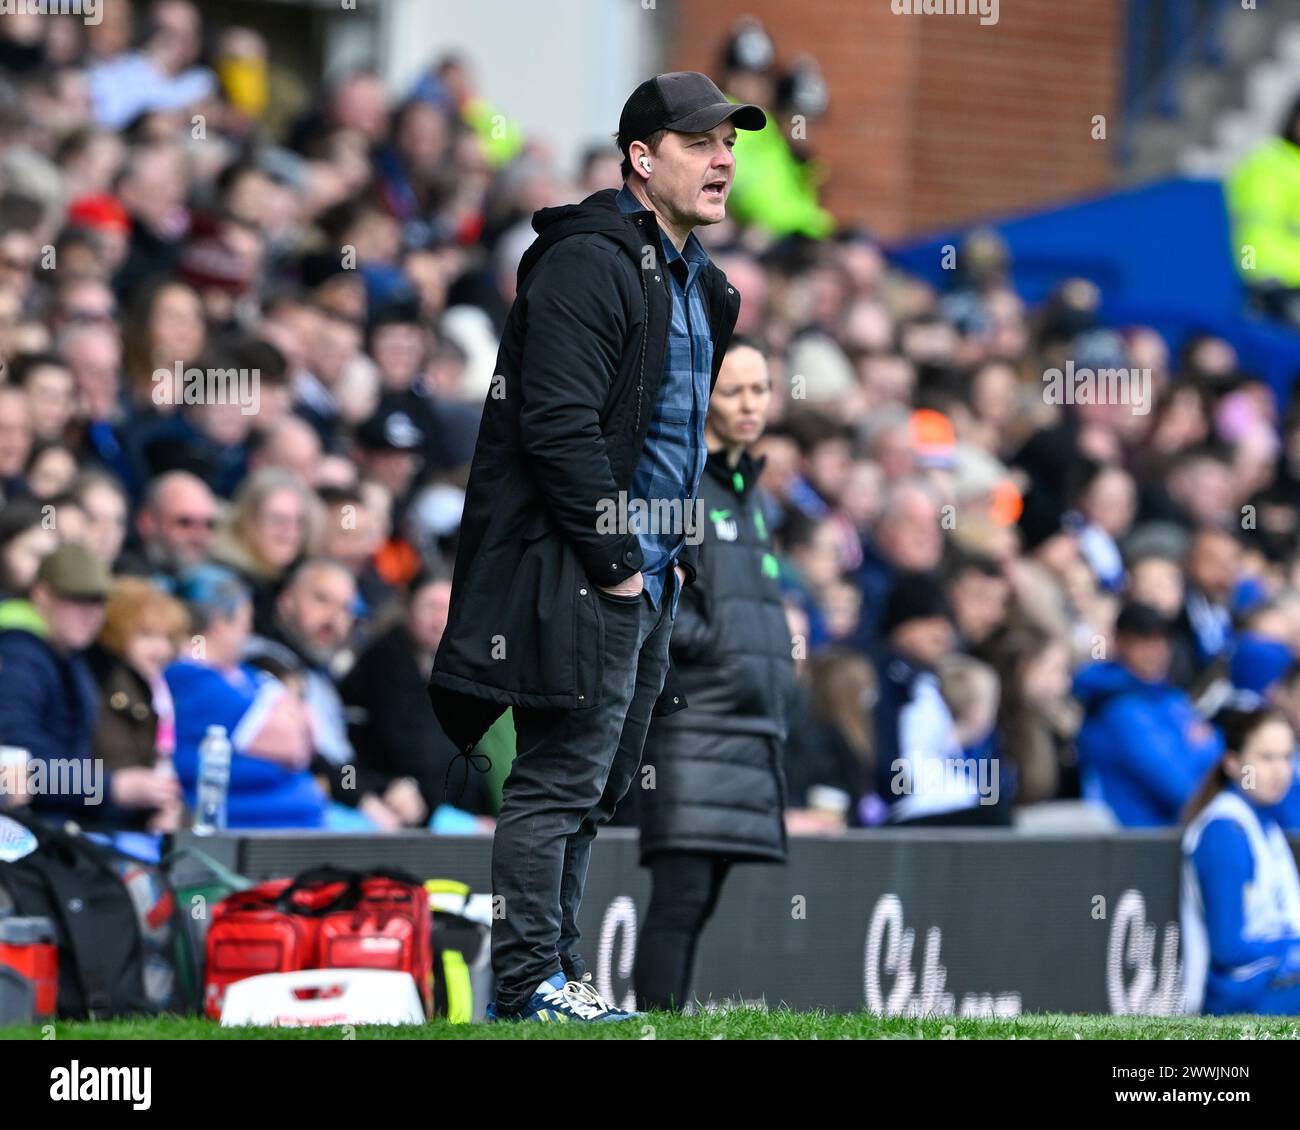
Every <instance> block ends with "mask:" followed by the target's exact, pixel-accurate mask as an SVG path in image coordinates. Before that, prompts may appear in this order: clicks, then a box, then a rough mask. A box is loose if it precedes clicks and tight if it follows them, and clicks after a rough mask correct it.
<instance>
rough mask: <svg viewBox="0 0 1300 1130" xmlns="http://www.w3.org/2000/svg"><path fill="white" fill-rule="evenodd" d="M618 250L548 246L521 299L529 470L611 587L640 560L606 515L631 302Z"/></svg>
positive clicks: (576, 243) (572, 242)
mask: <svg viewBox="0 0 1300 1130" xmlns="http://www.w3.org/2000/svg"><path fill="white" fill-rule="evenodd" d="M618 254H619V252H618V251H617V249H615V248H609V249H607V248H605V247H604V246H602V245H601V244H599V243H597V242H594V241H592V240H585V239H581V238H576V237H575V238H571V239H567V240H564V241H562V242H561V243H559V244H558V245H557V246H556V247H555V248H554V249H553V250H552V251H550V252H549V253H548V255H547V258H546V259H545V261H544V262H543V263H542V264H541V265H539V267H538V268H537V270H539V271H541V272H542V273H541V275H540V277H539V278H538V279H537V281H536V282H534V283H533V284H532V286H530V287H529V289H528V292H527V296H526V299H525V301H526V312H525V318H526V323H525V324H526V329H525V336H524V350H523V358H522V361H521V364H520V395H521V396H522V398H523V403H522V405H521V408H520V412H519V429H520V434H521V437H522V439H523V445H524V450H525V452H526V453H527V456H528V461H529V464H530V467H531V469H532V471H533V473H534V474H535V475H536V477H537V483H538V486H539V488H540V490H541V492H542V494H543V495H544V496H545V498H546V503H547V506H548V507H549V508H550V512H551V515H552V517H553V518H554V520H555V522H556V524H557V525H558V526H559V529H560V532H561V534H562V535H563V537H564V538H565V539H566V540H567V541H569V542H570V543H571V544H572V545H573V547H574V549H575V551H576V552H577V554H578V557H579V559H580V560H581V561H582V565H583V568H584V569H585V570H586V572H587V576H588V577H589V578H590V579H591V580H592V581H593V582H594V583H596V584H598V585H605V586H610V585H616V584H618V583H619V582H620V581H622V580H625V579H626V578H627V577H629V576H630V575H631V574H633V573H635V572H637V571H638V570H639V569H640V568H641V565H642V561H643V557H642V554H641V546H640V542H639V541H638V539H637V536H636V534H633V533H622V534H620V533H616V532H602V530H603V529H604V527H605V525H606V523H603V522H601V521H600V519H601V517H602V515H605V514H607V513H608V510H607V508H608V507H609V506H610V505H612V504H615V503H616V502H617V499H618V489H617V487H616V485H615V482H614V473H613V470H612V469H611V467H610V461H609V454H608V452H607V451H606V448H605V437H604V435H603V434H602V432H601V427H600V412H601V408H602V407H603V405H604V403H605V400H606V397H607V396H608V395H609V389H610V385H611V384H612V382H613V380H614V378H615V375H616V374H617V373H618V369H619V365H620V363H621V361H622V357H623V350H624V339H625V335H626V327H627V325H628V319H629V303H630V301H631V297H630V295H629V294H628V293H627V290H628V284H627V280H626V277H625V272H624V271H623V270H622V268H621V266H620V264H619V262H618V258H617V256H618ZM638 300H639V297H638ZM615 529H617V525H615Z"/></svg>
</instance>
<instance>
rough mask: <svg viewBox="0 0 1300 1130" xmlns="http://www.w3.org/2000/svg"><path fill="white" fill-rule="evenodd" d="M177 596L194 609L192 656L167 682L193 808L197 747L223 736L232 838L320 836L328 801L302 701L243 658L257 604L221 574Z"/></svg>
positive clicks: (202, 575)
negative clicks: (211, 732) (214, 730)
mask: <svg viewBox="0 0 1300 1130" xmlns="http://www.w3.org/2000/svg"><path fill="white" fill-rule="evenodd" d="M176 595H177V596H178V597H179V598H180V599H181V600H183V601H185V603H186V604H187V605H188V607H189V609H190V614H191V617H192V619H193V624H194V630H195V632H196V633H198V634H197V635H196V636H195V637H194V638H195V640H196V641H198V642H199V643H200V644H201V646H196V647H194V648H192V649H191V652H190V654H189V655H187V656H184V657H182V658H181V659H179V660H177V661H176V662H175V663H173V664H172V665H171V666H170V667H168V668H167V669H166V671H164V672H163V677H164V678H165V679H166V680H167V686H168V688H169V689H170V691H171V693H172V699H173V701H174V702H175V704H176V755H175V758H174V761H175V763H176V773H177V776H178V777H179V778H180V783H181V786H182V788H183V789H184V792H185V798H186V803H188V804H189V805H190V806H191V807H193V806H194V804H195V799H196V792H197V788H198V779H199V745H200V744H201V743H202V741H203V738H204V736H205V735H206V734H207V731H208V727H209V726H214V725H216V726H223V727H225V730H226V734H227V736H228V737H229V738H230V744H231V746H232V747H233V755H232V757H231V763H230V785H229V793H228V796H227V813H226V821H227V825H228V826H229V827H231V828H320V827H324V826H325V824H326V797H325V794H324V792H323V791H322V789H321V787H320V785H319V784H318V783H317V782H316V779H315V778H314V777H313V776H312V774H311V770H310V768H309V765H310V763H311V756H312V741H311V730H310V724H309V721H308V716H307V712H306V708H305V707H304V706H303V704H302V702H301V700H300V696H299V695H298V694H297V693H295V692H294V690H293V688H292V687H291V686H289V685H288V684H287V683H286V682H283V681H281V680H280V679H277V678H275V677H273V676H272V675H271V674H269V673H267V672H266V671H261V670H258V669H257V668H254V667H252V666H250V665H248V664H246V663H241V662H240V661H239V657H240V655H241V654H242V652H243V649H244V645H245V643H246V642H247V640H248V637H249V635H250V633H251V630H252V622H253V605H252V595H251V593H250V592H249V590H248V588H247V587H246V586H245V585H244V584H243V582H242V581H240V580H239V578H238V577H237V576H236V575H235V574H234V573H233V572H232V571H231V570H229V569H227V568H225V567H224V566H221V565H199V566H196V567H194V568H193V569H191V570H189V571H187V572H186V573H184V574H182V575H181V577H180V580H179V582H178V585H177V593H176Z"/></svg>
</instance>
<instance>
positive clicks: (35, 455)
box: [23, 440, 77, 502]
mask: <svg viewBox="0 0 1300 1130" xmlns="http://www.w3.org/2000/svg"><path fill="white" fill-rule="evenodd" d="M76 478H77V456H76V453H75V452H74V451H73V450H72V448H70V447H68V446H67V445H66V444H64V443H60V442H59V441H58V440H43V441H41V442H39V443H36V444H33V445H32V452H31V455H29V456H28V457H27V467H26V468H25V469H24V471H23V480H24V481H25V483H26V485H27V493H28V494H30V495H31V496H32V498H35V499H38V500H39V501H41V502H49V501H50V500H51V499H54V498H57V497H58V496H59V495H61V494H64V493H66V492H67V491H68V490H70V489H71V488H72V484H73V483H74V482H75V481H76Z"/></svg>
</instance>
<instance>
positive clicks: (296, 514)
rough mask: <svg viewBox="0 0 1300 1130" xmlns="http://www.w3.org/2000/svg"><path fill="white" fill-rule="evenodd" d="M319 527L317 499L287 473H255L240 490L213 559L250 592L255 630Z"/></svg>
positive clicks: (314, 540)
mask: <svg viewBox="0 0 1300 1130" xmlns="http://www.w3.org/2000/svg"><path fill="white" fill-rule="evenodd" d="M320 524H321V514H320V502H319V500H318V499H317V498H316V496H315V495H314V494H313V493H312V492H311V491H310V490H308V489H307V487H306V486H304V485H303V484H302V482H300V481H299V479H298V478H297V476H295V475H292V474H290V473H289V472H287V471H282V470H278V469H276V468H268V469H266V470H264V471H258V472H256V473H255V474H252V475H250V476H249V477H248V478H247V479H245V480H244V482H243V485H242V486H241V487H240V488H239V493H238V494H237V495H236V496H235V500H234V504H233V506H232V508H231V511H230V514H229V517H228V520H227V523H226V524H225V525H224V526H223V527H222V528H221V529H220V530H219V531H218V532H217V537H216V540H215V541H214V543H213V548H212V558H213V560H214V561H216V562H218V563H219V564H222V565H225V566H227V567H229V568H231V569H233V570H234V571H235V572H236V573H237V574H238V575H239V577H240V578H241V579H242V580H243V582H244V584H246V585H247V586H248V587H249V589H250V590H251V591H252V594H253V604H254V608H255V609H256V611H257V618H258V624H259V626H260V625H262V624H264V623H265V622H266V619H267V617H268V616H269V615H270V613H271V606H272V604H273V603H274V600H275V596H276V594H277V593H278V592H279V588H280V584H281V582H282V580H283V579H284V578H285V576H287V574H288V573H289V571H290V570H291V569H292V568H293V566H294V565H295V564H296V563H297V562H298V561H300V560H301V559H303V558H304V557H307V556H309V555H310V554H311V553H312V552H314V550H315V549H316V545H317V542H318V541H319V538H320Z"/></svg>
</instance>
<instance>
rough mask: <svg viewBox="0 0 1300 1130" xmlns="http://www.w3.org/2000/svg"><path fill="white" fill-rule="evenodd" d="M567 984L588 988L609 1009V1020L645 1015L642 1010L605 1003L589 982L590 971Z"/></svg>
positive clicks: (628, 1018)
mask: <svg viewBox="0 0 1300 1130" xmlns="http://www.w3.org/2000/svg"><path fill="white" fill-rule="evenodd" d="M569 984H571V985H585V986H587V987H588V988H589V989H590V991H591V994H592V996H594V997H596V999H597V1000H599V1001H600V1002H601V1003H602V1004H605V1007H606V1008H608V1009H609V1011H610V1012H611V1013H612V1015H611V1016H610V1017H609V1018H608V1019H610V1020H633V1019H635V1018H636V1017H638V1016H644V1015H645V1013H644V1012H636V1011H634V1010H630V1009H626V1008H619V1007H618V1005H616V1004H608V1003H606V1002H605V999H604V998H603V997H601V996H600V995H599V994H598V993H597V992H596V987H595V986H594V985H592V984H591V973H590V972H587V973H584V974H583V975H582V980H581V981H570V982H569Z"/></svg>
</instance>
